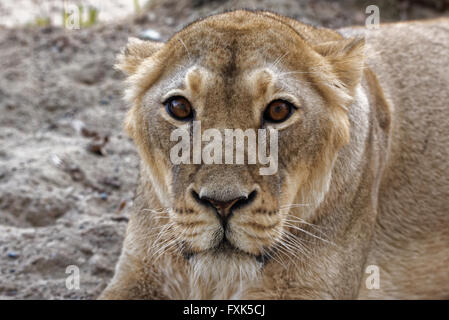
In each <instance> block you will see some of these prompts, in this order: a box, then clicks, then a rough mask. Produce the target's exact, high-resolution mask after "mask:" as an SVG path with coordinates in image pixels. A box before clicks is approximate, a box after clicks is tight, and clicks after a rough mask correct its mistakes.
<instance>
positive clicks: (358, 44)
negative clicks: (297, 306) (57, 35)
mask: <svg viewBox="0 0 449 320" xmlns="http://www.w3.org/2000/svg"><path fill="white" fill-rule="evenodd" d="M342 33H343V34H345V36H342V35H341V34H340V33H338V32H336V31H332V30H329V29H319V28H314V27H311V26H308V25H305V24H302V23H299V22H297V21H295V20H292V19H289V18H286V17H282V16H278V15H275V14H273V13H269V12H250V11H242V10H239V11H234V12H228V13H224V14H220V15H216V16H212V17H209V18H206V19H204V20H200V21H198V22H195V23H193V24H191V25H189V26H188V27H186V28H185V29H183V30H182V31H180V32H179V33H177V34H175V35H174V36H173V37H172V38H171V39H170V40H169V41H168V42H167V43H164V44H162V43H153V42H148V41H145V42H144V41H140V40H130V43H129V45H128V48H127V49H126V50H125V51H124V53H123V54H122V55H120V57H119V62H118V65H117V66H118V68H119V69H121V70H123V71H124V72H126V73H127V74H128V79H127V85H128V89H127V92H126V99H127V101H128V103H129V104H130V106H131V108H130V111H129V113H128V116H127V118H126V121H125V127H126V129H127V131H128V132H129V134H130V136H131V137H132V138H133V139H134V141H135V144H136V146H137V148H138V151H139V154H140V157H141V172H140V181H139V187H138V190H137V194H136V200H135V205H134V211H133V213H132V218H131V220H130V222H129V225H128V230H127V234H126V239H125V242H124V245H123V251H122V255H121V257H120V260H119V262H118V265H117V268H116V273H115V276H114V278H113V279H112V281H111V283H110V284H109V286H108V287H107V288H106V289H105V291H104V292H103V294H102V295H101V297H100V298H102V299H188V298H193V299H230V298H232V299H253V298H255V299H259V298H262V299H348V298H448V297H449V272H448V267H447V266H448V265H449V246H448V243H449V201H448V197H449V166H448V161H447V159H448V158H449V125H448V124H447V119H448V116H449V108H448V101H449V93H448V90H447V88H448V87H449V77H448V74H449V67H448V66H449V57H448V55H447V52H448V49H449V23H448V20H444V19H441V20H433V21H428V22H416V23H415V22H414V23H405V24H404V23H402V24H392V25H386V26H382V27H381V28H380V30H376V31H366V30H364V29H361V28H359V29H348V30H342ZM347 34H352V35H351V36H347ZM175 95H182V96H184V97H186V98H187V99H188V100H189V101H190V102H191V104H192V106H193V108H194V109H195V120H201V123H202V129H203V130H205V129H207V128H217V129H219V130H222V129H225V128H240V129H242V130H245V129H258V128H261V127H265V126H266V124H264V123H262V122H261V115H262V113H263V111H264V108H265V107H266V106H267V104H268V103H269V102H270V101H273V100H275V99H284V100H288V101H289V102H291V103H293V104H294V105H295V106H297V110H295V111H294V113H293V115H292V116H291V117H290V118H289V119H288V120H287V121H285V122H283V123H279V124H271V125H270V126H272V127H275V128H277V129H278V130H279V170H278V172H277V173H276V174H275V175H271V176H261V175H259V174H258V172H259V171H258V170H259V167H260V166H259V165H204V164H203V165H194V164H192V165H187V164H181V165H173V164H172V163H171V162H170V159H169V154H170V148H171V147H172V146H173V145H174V144H175V142H172V141H170V133H171V132H172V131H173V130H174V129H176V128H178V127H180V126H182V125H185V123H181V122H180V121H178V120H175V119H173V118H171V117H170V116H169V115H168V114H167V112H166V111H165V108H164V105H163V103H164V101H165V100H166V99H167V98H168V97H170V96H175ZM195 192H196V193H197V194H200V193H203V194H208V195H209V194H210V195H213V196H214V197H215V198H218V199H221V200H223V201H225V200H229V199H230V198H232V197H237V196H240V195H243V196H245V195H246V196H248V195H249V194H251V193H252V192H254V193H253V194H255V196H254V198H253V199H252V202H251V203H249V204H248V205H246V206H244V207H241V208H237V209H236V210H234V211H233V212H232V216H231V218H230V219H229V224H228V228H227V229H226V230H225V229H224V228H223V227H222V225H221V224H220V223H219V220H218V218H217V215H216V213H215V212H214V210H213V209H212V208H210V207H207V206H204V205H203V204H202V203H201V202H199V201H198V199H195V197H194V196H193V194H194V193H195ZM223 234H226V236H227V238H228V241H229V243H230V244H231V245H232V249H230V248H229V246H228V247H222V246H220V245H219V239H221V237H222V236H223ZM368 265H377V266H378V267H379V270H380V288H379V289H377V290H368V289H367V288H366V286H365V277H366V274H365V268H366V266H368Z"/></svg>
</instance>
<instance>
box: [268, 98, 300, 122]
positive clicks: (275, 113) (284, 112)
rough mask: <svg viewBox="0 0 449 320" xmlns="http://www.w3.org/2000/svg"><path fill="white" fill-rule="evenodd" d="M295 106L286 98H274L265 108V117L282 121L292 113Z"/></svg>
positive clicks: (271, 120)
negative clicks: (285, 99)
mask: <svg viewBox="0 0 449 320" xmlns="http://www.w3.org/2000/svg"><path fill="white" fill-rule="evenodd" d="M293 109H294V106H293V105H292V104H291V103H290V102H287V101H284V100H274V101H272V102H270V104H269V105H268V106H267V108H266V109H265V112H264V114H263V118H264V120H266V121H270V122H282V121H285V120H287V119H288V118H289V117H290V115H291V114H292V112H293Z"/></svg>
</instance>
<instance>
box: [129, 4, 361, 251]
mask: <svg viewBox="0 0 449 320" xmlns="http://www.w3.org/2000/svg"><path fill="white" fill-rule="evenodd" d="M243 18H244V19H243ZM267 20H271V19H268V18H261V17H259V16H258V15H256V14H254V16H252V17H251V19H248V17H247V15H244V16H243V15H241V14H239V12H234V13H228V14H224V15H221V16H215V17H214V18H212V19H206V20H203V21H201V22H197V23H195V24H193V25H191V26H189V27H187V28H186V29H184V30H183V31H181V32H180V33H178V34H176V35H175V36H174V37H173V38H172V39H170V40H169V42H168V43H166V44H151V43H148V42H139V41H134V42H132V43H131V44H130V45H129V47H128V50H127V52H126V53H125V55H124V56H122V60H121V65H120V67H121V68H122V69H123V70H126V71H128V73H130V74H131V75H130V78H129V84H130V89H129V92H128V99H129V100H130V101H131V102H132V103H133V108H132V109H131V111H130V112H129V114H128V118H127V129H128V131H129V132H130V134H131V136H132V137H133V138H134V140H135V142H136V144H137V146H138V148H139V152H140V155H141V157H142V160H143V166H144V168H143V172H145V173H146V174H147V175H148V177H149V179H150V182H151V183H152V185H153V187H154V189H155V191H156V193H157V197H158V198H159V201H160V203H161V204H162V206H163V207H164V208H166V209H167V210H166V213H167V215H168V222H167V223H168V226H169V228H166V230H167V232H170V233H171V236H172V238H174V239H175V240H176V242H177V244H178V247H179V248H180V250H181V251H182V252H183V253H184V255H185V256H186V257H190V256H192V255H195V254H199V253H202V254H208V253H210V254H219V253H226V255H227V256H228V255H229V254H231V255H232V254H234V253H235V254H238V255H248V256H250V257H255V258H256V257H267V256H269V255H270V252H271V250H274V249H276V248H277V247H279V246H280V244H281V243H282V242H283V240H285V236H286V234H287V233H288V232H289V229H290V228H292V227H293V226H294V225H295V224H296V223H297V222H298V217H299V218H302V219H305V220H308V219H313V215H311V214H310V212H313V209H314V208H316V207H317V206H318V205H319V203H320V202H321V201H322V200H323V198H324V196H325V194H326V192H327V190H328V187H329V183H330V180H331V173H332V166H333V162H334V159H335V157H336V154H337V152H338V150H339V149H340V148H341V147H342V146H343V145H344V144H345V143H347V142H348V139H349V125H348V118H347V115H346V111H345V108H346V107H347V105H348V102H349V100H350V97H351V94H352V92H351V91H352V89H353V88H352V86H354V83H356V81H357V80H354V79H352V77H354V76H356V75H355V74H356V72H354V70H352V69H351V65H352V64H351V63H349V62H350V59H349V58H348V56H349V55H351V54H352V55H351V57H350V58H351V59H354V57H355V56H357V55H356V54H354V50H359V47H360V45H359V44H354V42H352V43H349V42H345V43H341V44H336V43H332V44H329V46H332V48H331V49H329V48H325V47H321V48H318V47H317V48H314V47H313V46H311V45H309V44H307V43H306V42H305V41H304V40H303V39H302V38H301V37H300V36H299V35H298V34H297V33H296V32H294V31H293V30H292V29H291V28H289V27H288V26H287V25H285V24H282V23H280V22H277V21H275V20H272V21H267ZM342 42H343V41H342ZM327 55H329V56H327ZM339 58H341V59H343V58H346V60H345V62H344V63H345V65H346V68H347V69H348V72H347V73H345V72H344V70H341V69H342V68H341V66H339V65H338V63H339V62H341V61H339V60H338V59H339ZM354 65H356V66H357V67H358V66H359V64H357V63H354ZM354 68H356V67H355V66H354ZM177 129H178V131H176V130H177ZM208 129H215V130H212V131H211V130H208ZM225 129H241V130H242V131H244V132H245V133H248V135H251V132H253V133H254V134H255V137H256V139H255V140H253V141H256V143H255V145H252V146H248V144H247V143H245V144H244V148H245V151H244V163H243V164H241V163H240V164H239V163H236V162H238V161H237V160H236V156H235V154H236V153H237V152H238V150H237V149H238V147H236V143H232V142H234V141H232V142H231V144H230V146H231V147H230V148H231V149H230V150H231V151H233V154H234V156H232V157H231V158H230V159H232V160H231V163H229V161H226V159H225V153H226V146H227V145H229V140H226V138H227V137H226V131H225ZM259 129H266V131H265V132H266V137H265V139H263V140H264V141H266V144H267V145H266V150H267V153H268V154H269V155H270V158H269V159H270V161H268V162H267V161H265V163H261V161H260V159H261V158H260V157H259V156H258V155H259V154H258V153H257V150H259V149H262V146H263V145H262V144H261V140H258V139H259V138H260V132H261V131H259ZM179 130H184V131H183V132H184V133H185V134H187V135H188V140H187V142H188V143H187V144H185V143H184V144H183V145H182V146H183V147H185V148H186V149H184V150H182V149H181V148H179V146H180V138H181V135H176V134H174V133H175V132H182V131H179ZM270 130H271V131H270ZM273 130H275V131H276V134H277V139H274V138H275V133H274V132H273ZM211 132H212V133H213V134H212V136H213V137H211V134H210V133H211ZM174 137H175V139H174ZM195 137H196V140H195ZM198 137H200V139H201V138H202V139H203V141H202V142H201V140H198ZM272 137H273V140H270V138H272ZM262 138H263V137H262ZM219 139H221V140H222V144H219V145H220V147H219V149H214V150H213V151H211V149H210V148H208V147H207V145H208V144H209V143H210V142H211V141H212V140H213V141H214V142H217V140H219ZM247 139H248V140H249V138H247ZM173 140H174V141H173ZM248 140H246V141H248ZM275 141H276V143H277V150H275V148H273V146H274V144H273V143H275ZM184 142H185V141H184ZM221 146H222V147H221ZM195 148H196V149H195ZM251 148H252V149H251ZM174 150H175V151H174ZM198 150H200V151H198ZM181 151H185V153H184V156H182V157H179V155H180V154H181ZM240 151H241V150H240ZM270 151H271V153H274V152H276V151H277V152H276V154H270ZM220 153H221V157H220ZM254 154H257V156H256V162H255V163H254V162H252V163H248V162H249V160H248V159H249V157H251V155H254ZM276 157H277V159H276ZM174 158H175V160H174ZM211 159H216V160H222V162H221V164H217V163H212V164H210V163H205V162H207V160H209V162H210V160H211ZM228 160H229V159H228ZM269 166H270V167H271V168H272V169H273V170H271V171H269V170H268V171H269V173H268V174H261V172H262V171H263V170H262V171H261V169H263V168H265V170H266V168H267V167H269ZM292 208H298V210H296V211H294V212H295V213H293V211H292V210H291V209H292ZM155 209H158V208H155ZM308 213H309V214H308ZM298 215H299V216H298ZM283 245H284V247H286V246H287V245H288V244H285V243H284V244H283Z"/></svg>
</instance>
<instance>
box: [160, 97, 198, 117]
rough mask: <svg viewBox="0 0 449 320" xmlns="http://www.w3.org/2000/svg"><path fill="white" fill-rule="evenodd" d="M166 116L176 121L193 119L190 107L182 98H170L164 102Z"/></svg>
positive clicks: (187, 101)
mask: <svg viewBox="0 0 449 320" xmlns="http://www.w3.org/2000/svg"><path fill="white" fill-rule="evenodd" d="M165 109H166V110H167V112H168V114H169V115H171V116H172V117H173V118H175V119H177V120H183V121H187V120H190V119H191V118H192V117H193V110H192V105H191V104H190V102H189V100H187V99H186V98H184V97H179V96H177V97H172V98H170V99H168V100H167V101H166V102H165Z"/></svg>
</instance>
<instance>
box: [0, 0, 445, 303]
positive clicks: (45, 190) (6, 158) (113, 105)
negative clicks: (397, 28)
mask: <svg viewBox="0 0 449 320" xmlns="http://www.w3.org/2000/svg"><path fill="white" fill-rule="evenodd" d="M19 2H21V3H25V1H19ZM362 2H363V1H362ZM362 2H360V1H359V2H357V1H342V2H339V3H336V2H330V1H325V0H322V1H288V0H282V1H276V2H275V3H274V2H270V1H267V0H259V1H256V0H254V1H228V2H225V3H224V4H223V1H212V2H210V1H204V0H196V1H192V2H187V1H175V0H170V1H158V3H157V4H155V5H154V6H153V7H152V9H151V10H149V11H147V12H145V13H144V14H141V15H140V16H136V17H129V18H123V19H122V20H119V21H117V19H115V20H114V21H113V22H111V21H109V22H104V23H103V24H99V25H96V26H94V27H91V28H86V29H81V30H76V31H70V30H64V29H61V28H59V27H45V28H37V27H20V28H19V27H14V28H6V27H1V26H0V299H93V298H95V297H96V296H97V295H98V294H99V293H100V292H101V290H102V289H103V288H104V287H105V285H106V283H107V281H108V280H109V279H110V277H111V276H112V274H113V270H114V266H115V263H116V261H117V258H118V255H119V253H120V248H121V242H122V240H123V236H124V233H125V228H126V223H127V220H128V217H129V212H130V208H131V206H132V202H133V193H134V188H135V182H136V179H137V174H138V158H137V155H136V151H135V148H134V146H133V144H132V143H131V141H130V139H129V138H128V137H127V136H126V135H125V134H124V133H123V132H122V120H123V118H124V114H125V112H126V109H127V108H126V106H125V105H124V104H123V102H122V100H121V88H122V86H121V81H122V80H123V76H122V75H121V74H119V73H118V72H117V71H114V70H113V68H112V65H113V64H114V59H115V56H116V54H117V53H118V51H119V50H120V48H121V47H123V46H124V45H125V43H126V40H127V38H128V37H129V36H136V35H139V34H141V33H142V31H144V30H147V29H152V30H155V31H157V32H159V33H160V34H161V37H162V39H166V38H167V37H169V36H170V35H171V34H172V33H173V32H174V31H176V30H178V29H179V28H181V27H182V26H183V25H185V24H186V23H188V22H190V21H192V20H194V19H196V18H198V17H201V16H204V15H208V14H210V13H214V12H218V11H220V10H223V9H229V8H236V7H247V8H265V9H271V10H275V11H278V12H280V13H283V14H288V15H290V16H293V17H295V18H298V19H301V20H303V21H306V22H309V23H313V24H316V25H325V26H331V27H340V26H346V25H350V24H362V23H363V21H364V19H365V15H364V8H365V7H364V5H363V4H362ZM3 4H4V2H3V1H2V5H3ZM23 5H26V3H25V4H23ZM3 8H4V7H3ZM398 8H399V7H395V8H394V10H396V11H394V10H393V9H391V8H389V9H388V10H384V12H385V17H389V19H390V20H391V19H400V18H401V17H402V18H404V16H405V17H406V18H414V17H418V18H420V17H423V16H424V17H427V16H428V17H431V16H436V15H441V12H440V11H438V10H435V9H432V8H424V7H419V9H420V10H417V7H415V6H411V7H409V8H405V9H404V8H402V7H400V8H399V9H398ZM392 10H393V11H392ZM401 10H402V11H401ZM0 12H1V13H0V18H2V14H4V11H2V10H0ZM382 12H383V9H382V7H381V19H382ZM446 14H447V12H446ZM70 265H75V266H77V267H78V268H79V270H80V288H79V289H77V290H69V289H68V288H67V287H66V278H67V276H68V274H66V268H67V267H68V266H70Z"/></svg>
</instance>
